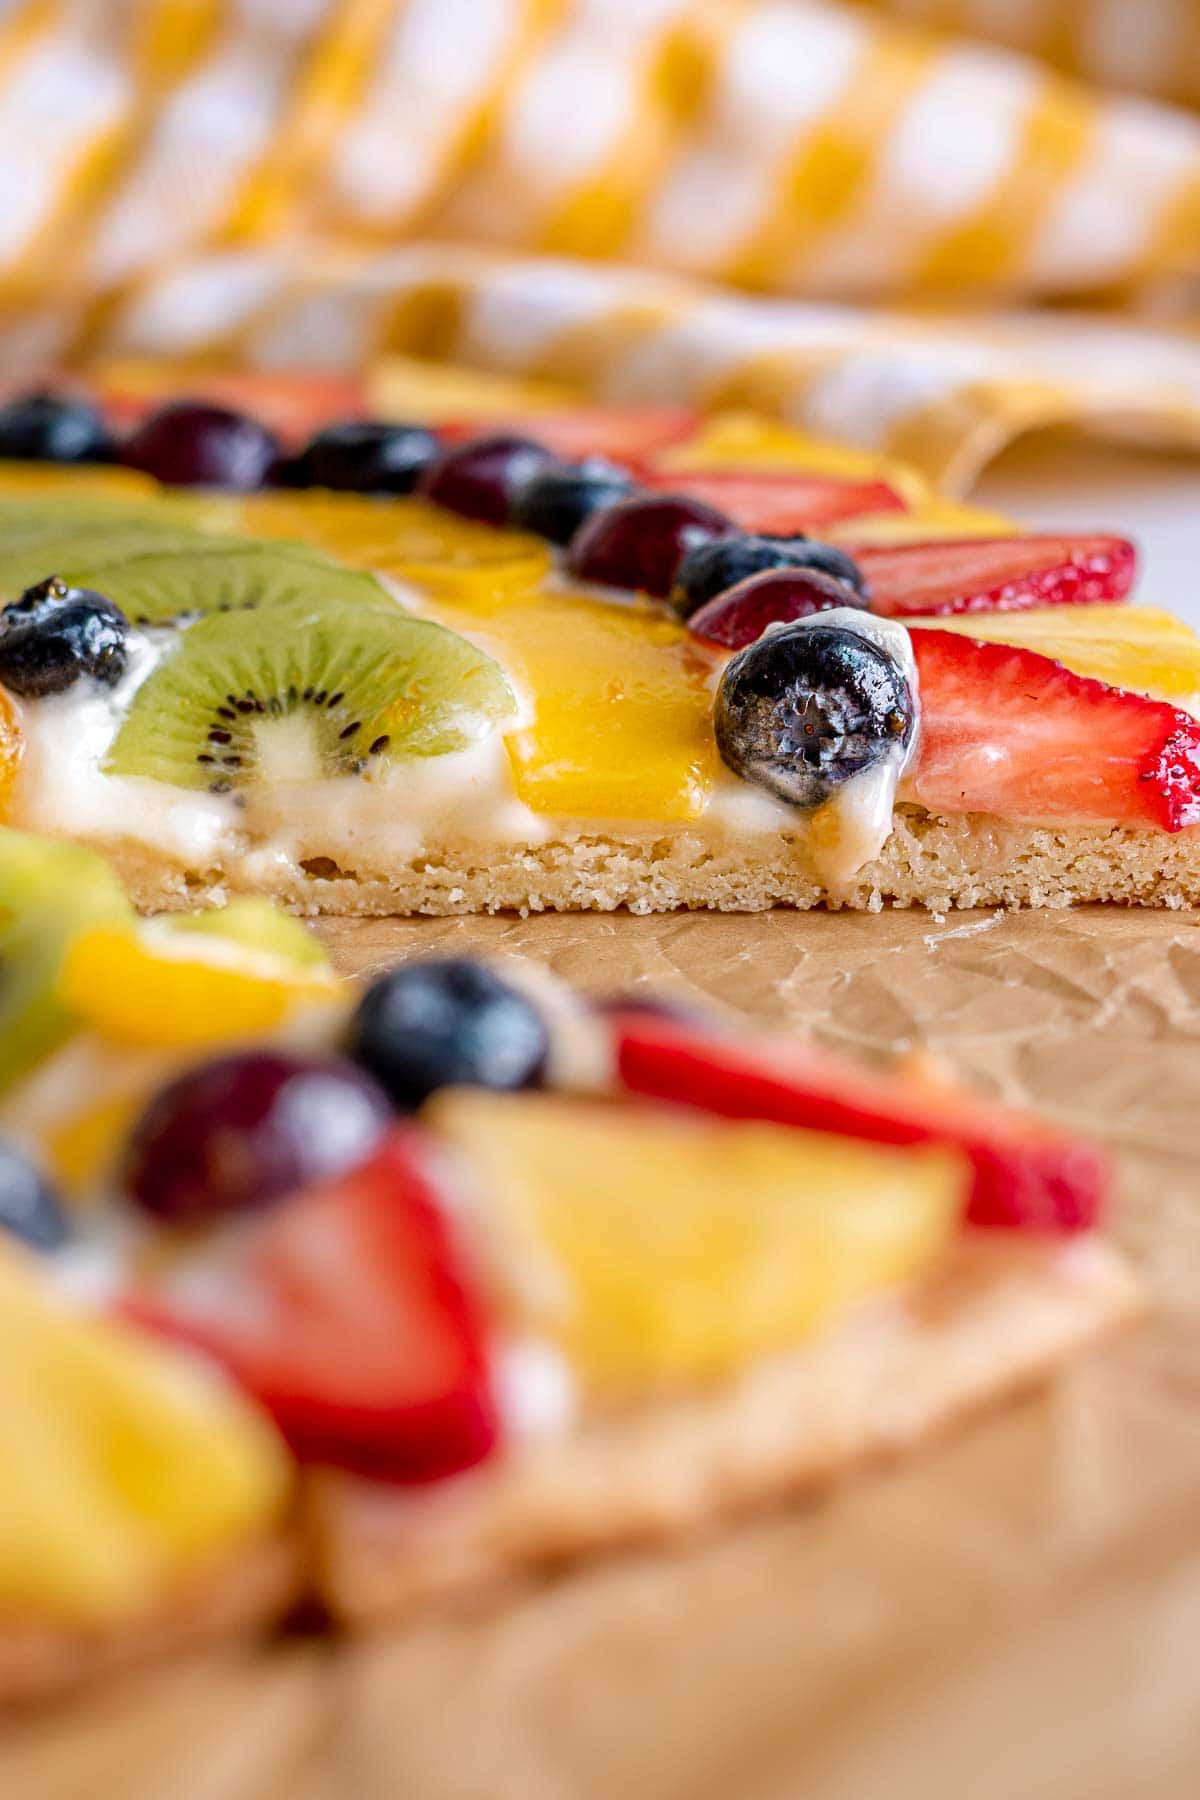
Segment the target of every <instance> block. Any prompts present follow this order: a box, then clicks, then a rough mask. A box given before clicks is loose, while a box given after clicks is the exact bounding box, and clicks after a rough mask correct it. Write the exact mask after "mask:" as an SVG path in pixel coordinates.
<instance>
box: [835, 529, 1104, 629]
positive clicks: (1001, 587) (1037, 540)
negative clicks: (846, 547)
mask: <svg viewBox="0 0 1200 1800" xmlns="http://www.w3.org/2000/svg"><path fill="white" fill-rule="evenodd" d="M854 556H855V561H856V562H857V563H858V565H859V567H860V568H861V569H862V572H863V574H864V576H865V577H866V579H867V582H868V583H869V586H870V592H871V606H872V610H873V611H875V612H877V613H883V614H885V615H888V616H890V617H893V618H903V617H906V616H913V615H916V614H918V613H926V614H928V613H964V612H1011V611H1015V610H1016V609H1018V608H1020V607H1025V606H1058V605H1063V604H1065V603H1070V602H1081V601H1090V600H1123V599H1124V598H1125V595H1126V594H1127V593H1128V592H1129V589H1130V587H1131V586H1132V585H1133V578H1134V574H1135V572H1136V569H1137V551H1136V550H1135V549H1134V546H1133V545H1132V544H1131V543H1130V542H1129V540H1128V539H1127V538H1119V537H1074V538H1072V537H1023V538H968V539H964V540H963V541H962V542H954V543H948V542H947V543H931V544H894V545H891V546H877V547H873V546H871V545H863V546H862V547H861V548H859V549H857V550H855V552H854Z"/></svg>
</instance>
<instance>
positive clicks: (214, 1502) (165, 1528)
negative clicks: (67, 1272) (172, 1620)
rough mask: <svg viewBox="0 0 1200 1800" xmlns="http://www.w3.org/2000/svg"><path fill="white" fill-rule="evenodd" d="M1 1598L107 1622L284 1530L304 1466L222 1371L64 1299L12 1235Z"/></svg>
mask: <svg viewBox="0 0 1200 1800" xmlns="http://www.w3.org/2000/svg"><path fill="white" fill-rule="evenodd" d="M0 1368H3V1370H4V1371H5V1375H4V1378H3V1380H0V1432H2V1433H3V1438H4V1444H5V1447H6V1452H7V1459H8V1460H7V1467H6V1473H5V1479H4V1481H3V1483H0V1606H2V1607H3V1609H4V1612H5V1615H6V1617H10V1618H14V1619H15V1618H22V1617H28V1618H35V1619H38V1620H45V1621H58V1620H66V1621H71V1622H78V1623H85V1624H86V1623H92V1622H94V1623H103V1622H107V1621H109V1620H113V1619H119V1618H123V1617H125V1616H127V1615H129V1616H132V1615H135V1614H137V1613H139V1612H141V1611H144V1610H146V1609H148V1608H150V1607H161V1605H162V1603H163V1602H164V1601H165V1600H166V1599H168V1597H170V1596H171V1595H172V1594H173V1593H175V1592H177V1591H178V1588H179V1584H180V1580H181V1578H185V1577H187V1576H188V1575H190V1574H192V1573H193V1572H195V1573H200V1572H201V1571H203V1570H204V1569H205V1568H206V1567H207V1566H208V1565H210V1564H211V1563H212V1562H213V1561H215V1560H216V1559H218V1558H220V1557H221V1556H222V1555H223V1554H224V1553H226V1552H228V1551H229V1550H231V1549H233V1548H235V1547H236V1546H238V1545H239V1544H243V1543H246V1542H249V1541H251V1540H253V1539H254V1538H258V1537H261V1536H264V1535H265V1534H266V1533H268V1532H270V1531H273V1530H274V1529H275V1528H276V1527H277V1526H278V1525H279V1523H280V1521H281V1517H282V1514H283V1512H284V1509H285V1506H286V1504H287V1501H288V1498H289V1494H290V1490H291V1485H292V1471H291V1466H290V1461H289V1458H288V1457H287V1455H286V1453H285V1451H284V1449H283V1446H282V1445H281V1443H280V1442H279V1439H278V1437H277V1435H276V1433H275V1432H274V1430H272V1428H271V1426H270V1423H269V1421H267V1420H266V1419H265V1418H263V1417H262V1416H261V1415H260V1414H259V1412H258V1410H257V1408H255V1407H252V1406H251V1405H250V1404H249V1403H248V1402H247V1401H246V1400H245V1399H243V1397H242V1396H241V1395H239V1394H238V1393H236V1392H235V1391H234V1390H233V1389H232V1388H231V1387H229V1386H228V1385H227V1384H225V1383H223V1382H214V1381H213V1379H212V1373H211V1371H210V1370H207V1369H197V1368H196V1367H194V1366H193V1363H192V1360H191V1359H190V1358H185V1357H182V1356H179V1355H176V1354H174V1353H173V1352H171V1351H169V1350H168V1349H166V1347H165V1346H163V1345H162V1344H152V1343H148V1342H147V1341H146V1340H145V1338H144V1337H142V1336H141V1334H140V1333H135V1332H133V1331H131V1330H130V1329H128V1328H127V1327H124V1326H122V1325H119V1324H117V1323H115V1322H112V1321H108V1320H102V1319H99V1318H95V1317H93V1316H91V1315H89V1314H87V1313H85V1312H82V1311H80V1310H79V1309H78V1308H76V1307H73V1306H69V1305H68V1304H67V1303H66V1302H64V1301H63V1300H61V1299H60V1298H59V1296H58V1295H57V1293H56V1292H55V1291H54V1290H53V1289H52V1288H51V1287H50V1285H49V1283H47V1282H45V1281H44V1280H42V1279H41V1278H40V1276H39V1273H38V1269H37V1266H36V1264H35V1263H34V1261H33V1259H31V1258H28V1257H26V1256H25V1255H24V1254H22V1252H21V1251H20V1250H19V1249H18V1248H17V1246H15V1245H12V1246H9V1245H7V1244H4V1245H0Z"/></svg>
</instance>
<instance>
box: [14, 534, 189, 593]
mask: <svg viewBox="0 0 1200 1800" xmlns="http://www.w3.org/2000/svg"><path fill="white" fill-rule="evenodd" d="M207 542H208V540H207V539H206V538H204V537H202V536H201V535H200V533H199V532H193V531H189V530H187V529H186V528H184V527H180V526H175V525H166V524H161V525H160V524H153V525H147V524H141V523H139V524H136V525H130V524H126V523H124V522H119V521H109V522H107V523H104V524H100V523H83V522H79V523H76V524H75V525H73V526H60V527H58V528H56V529H55V530H54V531H52V532H49V533H47V534H46V535H45V536H42V537H34V538H29V539H26V540H25V541H23V542H21V543H19V544H15V545H10V544H9V543H8V542H7V541H6V540H5V539H4V537H3V534H0V595H3V596H4V598H5V599H9V600H13V599H16V597H17V596H18V595H19V594H23V593H24V592H25V589H26V588H29V587H32V586H33V585H34V583H35V582H39V581H44V580H45V579H46V577H47V576H48V575H61V576H62V578H63V580H64V581H66V582H68V583H69V584H70V585H71V586H73V587H100V586H101V583H102V579H103V575H104V572H105V571H106V570H107V568H108V566H109V565H111V564H120V563H122V562H124V561H126V560H127V559H128V558H129V557H138V556H142V555H144V554H147V553H149V552H151V551H153V552H154V553H156V554H157V555H159V556H161V555H163V554H164V553H172V552H173V553H175V554H187V555H194V554H196V553H197V552H202V551H203V550H204V548H205V546H206V544H207Z"/></svg>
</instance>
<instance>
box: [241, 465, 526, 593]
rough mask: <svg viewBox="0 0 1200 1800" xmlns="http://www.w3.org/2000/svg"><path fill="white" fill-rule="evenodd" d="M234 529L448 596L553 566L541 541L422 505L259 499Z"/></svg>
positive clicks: (344, 498) (343, 497)
mask: <svg viewBox="0 0 1200 1800" xmlns="http://www.w3.org/2000/svg"><path fill="white" fill-rule="evenodd" d="M226 516H227V517H229V516H230V515H229V513H228V509H227V512H226ZM212 517H213V520H214V522H215V515H213V516H212ZM236 529H239V530H243V531H249V532H252V533H254V534H255V535H256V536H259V537H268V538H302V539H303V540H304V542H305V543H308V544H314V545H316V547H317V548H318V549H320V550H326V551H329V552H330V553H331V554H332V555H334V556H338V557H341V558H342V559H343V560H344V561H345V562H348V563H351V564H353V565H354V566H355V567H356V568H364V569H369V570H371V571H372V572H373V573H374V574H377V575H390V576H392V577H394V578H395V579H396V580H399V581H409V582H414V583H416V584H417V585H418V586H421V587H427V588H430V589H431V590H432V591H433V592H435V593H439V594H440V593H445V594H447V595H449V596H454V595H456V594H458V593H459V592H460V591H462V592H463V593H469V592H473V591H474V592H479V593H481V594H482V595H483V596H484V597H485V598H486V597H489V596H492V595H497V594H509V593H514V592H519V591H520V590H521V589H523V588H527V587H530V586H532V585H533V584H534V583H535V582H538V581H540V580H541V579H542V577H543V576H544V575H545V574H546V573H547V572H548V570H549V568H550V552H549V551H548V549H547V548H546V546H545V544H543V543H542V542H541V540H540V539H539V538H534V537H528V536H526V535H525V534H524V533H521V532H517V531H497V530H496V529H494V527H492V526H490V525H480V524H477V523H475V522H474V521H473V520H471V519H460V518H457V517H456V516H455V515H454V514H453V513H449V512H446V511H444V510H443V509H442V508H440V507H435V506H427V505H425V503H424V502H423V501H421V500H409V499H399V500H364V499H362V498H360V497H359V496H358V495H355V494H333V493H327V492H324V491H321V492H311V493H306V494H303V495H295V494H262V495H256V496H254V497H253V498H252V499H249V500H246V501H243V502H241V504H240V506H239V507H238V509H237V522H236Z"/></svg>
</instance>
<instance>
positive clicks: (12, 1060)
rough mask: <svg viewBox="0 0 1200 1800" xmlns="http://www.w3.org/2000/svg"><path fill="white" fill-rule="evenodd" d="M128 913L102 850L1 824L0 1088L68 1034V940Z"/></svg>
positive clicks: (31, 1065)
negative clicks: (64, 980)
mask: <svg viewBox="0 0 1200 1800" xmlns="http://www.w3.org/2000/svg"><path fill="white" fill-rule="evenodd" d="M132 915H133V908H132V907H131V906H130V904H129V901H128V900H127V899H126V897H125V892H124V889H123V888H122V887H121V884H120V882H119V881H118V880H117V878H116V876H115V875H114V874H113V872H112V870H111V869H110V868H109V866H108V864H107V863H106V862H105V861H104V859H103V857H100V856H97V855H96V854H95V852H94V851H92V850H84V849H81V848H80V847H79V846H78V845H76V844H64V843H59V842H58V841H56V840H53V839H48V838H37V837H30V836H28V835H27V834H26V833H25V832H22V831H10V830H8V829H6V828H3V827H0V1088H4V1087H7V1086H8V1085H9V1083H10V1082H12V1081H15V1080H16V1079H17V1078H18V1077H20V1076H22V1075H27V1074H29V1073H30V1072H31V1070H32V1069H33V1068H34V1066H35V1065H36V1064H37V1063H38V1062H40V1061H41V1060H42V1058H43V1057H46V1056H48V1055H49V1054H50V1052H51V1051H52V1050H55V1049H57V1048H58V1046H59V1044H60V1043H62V1042H63V1040H64V1039H65V1038H67V1037H68V1036H69V1035H70V1032H71V1028H72V1018H71V1014H70V1013H69V1012H68V1011H67V1009H66V1008H65V1007H64V1006H63V1005H62V1004H61V1002H60V1001H59V1000H58V998H57V997H56V994H55V984H56V982H57V979H58V971H59V967H60V965H61V963H62V959H63V954H64V952H65V950H66V948H67V946H68V944H69V943H71V941H72V939H74V938H75V937H77V936H78V935H79V933H80V932H81V931H84V930H86V929H87V928H88V927H89V926H92V925H103V924H109V923H111V922H113V921H114V920H118V921H119V920H125V919H129V918H131V917H132Z"/></svg>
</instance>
